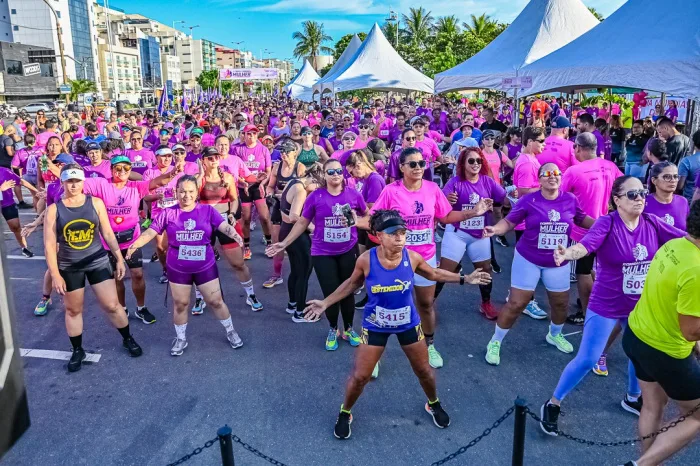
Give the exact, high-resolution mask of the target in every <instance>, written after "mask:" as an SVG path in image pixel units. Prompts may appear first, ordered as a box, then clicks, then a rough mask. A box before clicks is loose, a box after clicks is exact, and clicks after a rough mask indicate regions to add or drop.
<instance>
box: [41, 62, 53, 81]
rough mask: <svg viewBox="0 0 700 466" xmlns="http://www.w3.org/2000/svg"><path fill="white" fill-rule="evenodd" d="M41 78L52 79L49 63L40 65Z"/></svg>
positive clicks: (51, 69) (51, 68)
mask: <svg viewBox="0 0 700 466" xmlns="http://www.w3.org/2000/svg"><path fill="white" fill-rule="evenodd" d="M39 67H40V68H41V76H43V77H44V78H53V65H52V64H51V63H40V64H39Z"/></svg>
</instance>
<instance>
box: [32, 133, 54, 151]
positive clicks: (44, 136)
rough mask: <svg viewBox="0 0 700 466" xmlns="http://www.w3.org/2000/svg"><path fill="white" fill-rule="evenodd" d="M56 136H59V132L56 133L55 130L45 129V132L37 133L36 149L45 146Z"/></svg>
mask: <svg viewBox="0 0 700 466" xmlns="http://www.w3.org/2000/svg"><path fill="white" fill-rule="evenodd" d="M54 136H58V134H56V133H54V132H53V131H44V132H43V133H39V134H37V135H36V143H35V144H34V148H36V149H43V148H45V147H46V143H47V142H48V140H49V139H51V138H52V137H54Z"/></svg>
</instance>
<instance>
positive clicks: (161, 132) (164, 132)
mask: <svg viewBox="0 0 700 466" xmlns="http://www.w3.org/2000/svg"><path fill="white" fill-rule="evenodd" d="M158 134H160V135H161V136H168V135H169V134H170V133H169V132H168V130H167V129H165V128H163V129H161V130H160V131H158Z"/></svg>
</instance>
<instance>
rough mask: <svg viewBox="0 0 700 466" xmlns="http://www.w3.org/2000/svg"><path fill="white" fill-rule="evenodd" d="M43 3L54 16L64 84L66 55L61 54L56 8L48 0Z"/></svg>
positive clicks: (61, 39)
mask: <svg viewBox="0 0 700 466" xmlns="http://www.w3.org/2000/svg"><path fill="white" fill-rule="evenodd" d="M44 3H46V6H47V7H49V10H51V13H53V16H54V18H55V19H56V36H57V39H58V53H59V54H60V55H61V73H62V74H63V84H66V57H65V56H64V54H63V37H62V32H61V23H60V21H58V15H57V14H56V10H54V8H53V7H52V6H51V4H50V3H49V0H44ZM67 101H68V97H66V102H67Z"/></svg>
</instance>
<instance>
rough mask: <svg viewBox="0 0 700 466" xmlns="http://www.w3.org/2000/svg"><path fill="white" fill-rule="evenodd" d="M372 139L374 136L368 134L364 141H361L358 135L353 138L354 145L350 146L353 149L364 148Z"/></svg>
mask: <svg viewBox="0 0 700 466" xmlns="http://www.w3.org/2000/svg"><path fill="white" fill-rule="evenodd" d="M372 139H374V138H373V137H372V136H370V137H369V138H368V139H367V140H366V141H363V140H362V139H360V138H359V137H358V138H357V139H355V145H354V146H352V147H353V149H364V148H365V147H367V144H369V142H370V141H371V140H372Z"/></svg>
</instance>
